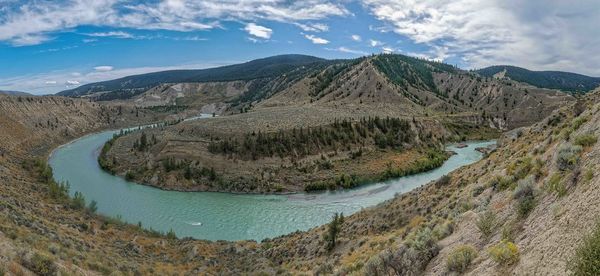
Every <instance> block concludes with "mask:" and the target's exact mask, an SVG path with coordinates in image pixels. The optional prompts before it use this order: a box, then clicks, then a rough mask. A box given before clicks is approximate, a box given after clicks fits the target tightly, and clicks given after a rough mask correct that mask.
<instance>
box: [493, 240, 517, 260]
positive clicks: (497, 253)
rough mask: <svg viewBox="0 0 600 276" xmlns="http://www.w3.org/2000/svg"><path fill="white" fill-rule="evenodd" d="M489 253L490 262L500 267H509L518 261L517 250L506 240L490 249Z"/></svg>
mask: <svg viewBox="0 0 600 276" xmlns="http://www.w3.org/2000/svg"><path fill="white" fill-rule="evenodd" d="M489 253H490V256H491V257H492V260H494V261H495V262H497V263H498V264H500V265H511V264H514V263H516V262H518V261H519V248H518V247H517V246H516V245H515V244H514V243H512V242H509V241H507V240H503V241H501V242H499V243H498V244H496V245H494V246H492V247H490V250H489Z"/></svg>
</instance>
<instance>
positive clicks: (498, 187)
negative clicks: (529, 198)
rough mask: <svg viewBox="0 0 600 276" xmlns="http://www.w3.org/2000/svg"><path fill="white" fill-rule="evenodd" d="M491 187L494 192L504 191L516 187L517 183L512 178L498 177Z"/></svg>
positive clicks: (491, 182) (493, 180)
mask: <svg viewBox="0 0 600 276" xmlns="http://www.w3.org/2000/svg"><path fill="white" fill-rule="evenodd" d="M490 186H491V187H492V188H493V189H494V191H504V190H506V189H508V188H513V187H514V186H515V181H514V179H513V178H512V177H502V176H496V177H495V178H494V179H492V181H490Z"/></svg>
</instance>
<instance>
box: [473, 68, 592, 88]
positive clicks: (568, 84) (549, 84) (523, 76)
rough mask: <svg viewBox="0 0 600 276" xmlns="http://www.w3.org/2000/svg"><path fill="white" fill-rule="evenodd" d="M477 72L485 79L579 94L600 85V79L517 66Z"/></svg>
mask: <svg viewBox="0 0 600 276" xmlns="http://www.w3.org/2000/svg"><path fill="white" fill-rule="evenodd" d="M475 72H476V73H477V74H479V75H482V76H485V77H490V78H491V77H496V78H508V79H511V80H514V81H518V82H523V83H528V84H530V85H533V86H536V87H540V88H549V89H558V90H562V91H568V92H577V93H585V92H589V91H591V90H593V89H595V88H597V87H598V86H599V85H600V78H594V77H589V76H585V75H581V74H575V73H569V72H560V71H531V70H527V69H524V68H520V67H516V66H506V65H498V66H490V67H487V68H483V69H479V70H476V71H475Z"/></svg>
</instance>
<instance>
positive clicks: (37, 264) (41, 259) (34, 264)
mask: <svg viewBox="0 0 600 276" xmlns="http://www.w3.org/2000/svg"><path fill="white" fill-rule="evenodd" d="M22 264H23V266H25V267H27V268H28V269H29V270H31V271H33V272H35V273H36V274H38V275H44V276H46V275H48V276H50V275H55V274H56V272H57V267H56V264H54V261H53V260H52V259H51V258H50V257H48V256H46V255H42V254H40V253H35V254H33V256H31V257H23V260H22Z"/></svg>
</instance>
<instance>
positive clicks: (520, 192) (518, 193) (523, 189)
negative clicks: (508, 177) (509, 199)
mask: <svg viewBox="0 0 600 276" xmlns="http://www.w3.org/2000/svg"><path fill="white" fill-rule="evenodd" d="M513 198H514V199H515V200H516V201H517V212H518V214H519V216H520V217H526V216H527V215H528V214H529V213H530V212H531V210H533V208H534V207H535V204H536V199H535V187H534V180H533V177H532V176H530V177H528V178H526V179H523V180H521V181H519V184H518V186H517V188H516V189H515V191H514V193H513Z"/></svg>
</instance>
